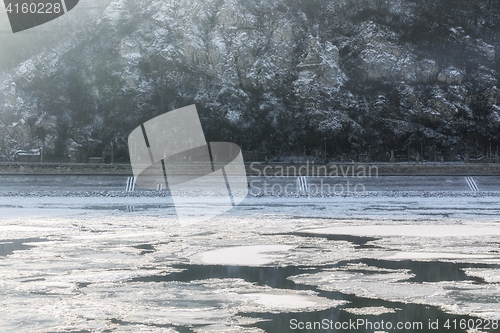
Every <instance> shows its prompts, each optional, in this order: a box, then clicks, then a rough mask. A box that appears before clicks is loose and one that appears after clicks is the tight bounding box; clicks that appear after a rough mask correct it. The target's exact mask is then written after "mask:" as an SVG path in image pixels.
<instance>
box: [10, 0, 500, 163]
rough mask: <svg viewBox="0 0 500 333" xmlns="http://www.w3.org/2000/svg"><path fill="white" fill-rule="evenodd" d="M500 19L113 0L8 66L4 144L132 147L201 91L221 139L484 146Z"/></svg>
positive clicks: (457, 11) (498, 15)
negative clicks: (149, 124) (159, 118)
mask: <svg viewBox="0 0 500 333" xmlns="http://www.w3.org/2000/svg"><path fill="white" fill-rule="evenodd" d="M75 20H77V17H75ZM79 24H81V22H79ZM499 24H500V3H498V2H496V1H485V0H482V1H479V0H470V1H463V0H457V1H453V2H451V1H430V0H423V1H412V0H336V1H320V0H255V1H245V0H176V1H171V0H152V1H148V2H139V1H132V0H116V1H113V2H111V3H110V4H109V6H107V7H106V8H105V10H102V11H99V12H98V14H97V15H94V16H93V19H92V20H88V22H85V27H84V28H82V29H75V30H74V31H72V32H71V33H69V34H68V35H67V37H64V36H62V37H61V39H60V41H58V42H57V43H54V44H53V46H52V47H51V48H50V49H46V50H42V51H40V52H38V53H37V54H35V55H33V56H31V57H30V58H29V59H28V60H26V61H24V62H23V63H21V64H19V65H16V66H14V67H12V68H10V69H9V70H5V71H3V73H2V74H1V81H0V129H1V131H0V156H2V157H3V158H4V159H10V158H13V156H14V153H15V151H16V150H18V149H29V148H35V147H38V146H40V145H43V146H44V147H45V151H46V154H47V155H52V156H59V157H66V158H71V159H72V160H75V161H78V160H82V159H85V157H86V156H92V155H93V156H95V155H100V154H101V153H102V151H103V150H106V149H108V150H109V147H110V146H113V151H114V154H115V155H116V156H117V158H119V157H122V158H124V159H126V154H127V147H126V138H127V136H128V134H129V132H130V131H131V130H132V129H134V128H135V127H136V126H138V125H140V124H141V123H142V122H143V121H145V120H148V119H150V118H152V117H154V116H156V115H159V114H161V113H164V112H167V111H169V110H172V109H175V108H178V107H182V106H185V105H188V104H192V103H196V105H197V106H198V109H199V112H200V117H201V119H202V125H203V127H204V129H205V131H206V135H207V139H208V140H209V141H218V140H222V141H229V140H231V141H233V142H235V143H238V144H239V145H240V146H242V147H243V149H244V150H251V151H261V152H264V153H265V154H268V155H270V156H271V155H278V154H303V153H304V150H305V152H306V154H314V152H315V151H319V150H322V149H325V147H326V150H327V154H328V156H330V157H332V158H340V157H341V156H346V157H348V158H353V159H356V158H358V159H359V158H360V156H363V155H364V156H365V157H366V156H367V155H369V157H370V158H372V159H379V160H383V159H388V158H389V155H390V151H391V150H394V151H396V155H398V154H405V155H410V156H411V157H412V158H416V157H417V156H420V155H421V154H423V155H424V158H425V159H434V158H441V157H443V158H445V159H456V158H460V157H463V156H465V153H466V151H469V152H470V154H472V155H478V156H479V155H484V154H485V152H487V151H488V149H489V145H492V146H493V147H496V146H497V145H499V144H500V135H499V134H500V131H499V128H500V89H498V88H497V86H498V79H499V69H500V68H499V57H498V51H499V47H500V38H499V37H500V29H499V28H500V26H499Z"/></svg>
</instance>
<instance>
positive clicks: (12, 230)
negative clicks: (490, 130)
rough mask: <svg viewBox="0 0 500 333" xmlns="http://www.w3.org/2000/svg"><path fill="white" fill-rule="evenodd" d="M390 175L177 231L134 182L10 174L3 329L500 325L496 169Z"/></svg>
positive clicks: (1, 267) (2, 243)
mask: <svg viewBox="0 0 500 333" xmlns="http://www.w3.org/2000/svg"><path fill="white" fill-rule="evenodd" d="M380 178H381V179H374V180H372V179H370V182H366V192H364V193H360V194H359V195H356V194H343V195H327V196H306V195H304V196H280V195H276V196H273V195H272V193H267V194H265V195H261V194H259V195H258V196H256V197H255V196H249V197H248V198H247V199H246V200H245V201H244V202H243V204H242V205H240V206H238V207H235V208H234V209H232V210H231V211H229V212H227V213H225V214H224V215H221V216H218V217H216V218H213V219H212V220H210V221H205V222H202V223H193V224H189V225H180V224H179V223H178V222H177V219H176V216H175V209H174V208H173V207H172V205H171V203H170V201H169V199H168V198H167V197H165V196H164V195H162V194H158V193H155V192H138V193H133V194H126V193H124V192H121V191H123V189H124V187H125V180H126V179H124V177H97V178H92V177H71V178H70V179H71V181H70V182H69V181H68V179H69V178H66V177H42V176H37V177H1V178H0V187H1V188H0V193H1V195H2V196H0V331H1V332H46V333H48V332H313V331H317V332H375V331H378V332H428V331H431V330H430V329H429V328H428V325H429V324H430V323H433V324H434V323H437V324H438V325H439V330H434V331H438V332H500V329H498V326H495V323H497V322H496V320H500V248H499V243H500V224H499V222H500V192H496V191H497V190H498V189H497V188H496V184H500V181H499V180H498V178H496V177H474V181H475V183H476V184H477V186H478V187H479V190H480V191H479V192H477V191H473V190H472V189H471V188H470V187H469V183H468V182H467V181H466V180H465V179H464V177H420V178H418V177H417V178H415V177H405V178H402V177H401V178H398V177H380ZM250 180H255V179H250ZM256 180H258V181H262V179H256ZM294 181H295V180H294V179H277V180H270V182H272V184H277V183H280V184H285V185H286V184H287V183H289V182H291V183H293V182H294ZM317 181H320V180H318V179H310V180H309V183H310V184H313V183H314V182H317ZM344 181H345V179H344ZM360 320H363V321H364V322H363V323H364V325H362V326H359V327H356V329H352V327H350V328H347V329H336V328H335V325H336V324H337V325H341V324H343V323H349V322H351V323H352V322H358V323H360V324H361V321H360ZM318 322H319V323H323V324H326V323H328V324H329V325H330V326H328V327H326V326H324V327H321V329H318V330H309V331H308V330H306V329H305V328H306V326H304V325H307V323H310V324H311V325H312V324H314V323H318ZM382 322H383V323H385V326H383V327H379V328H378V329H377V327H378V326H380V325H381V323H382ZM387 323H390V324H391V325H394V326H395V325H397V324H398V323H402V324H404V325H408V327H409V328H408V329H405V330H397V329H395V328H394V327H393V328H392V329H390V328H389V327H388V326H387ZM418 323H421V324H422V326H421V327H420V326H419V325H418ZM447 324H448V326H446V325H447ZM461 324H463V325H462V327H460V325H461ZM301 325H302V326H301ZM370 325H371V326H370ZM377 325H378V326H377ZM410 325H411V327H410ZM454 325H455V326H454ZM464 325H465V326H464ZM471 326H473V327H471ZM301 327H304V329H300V328H301ZM473 328H480V329H479V330H473Z"/></svg>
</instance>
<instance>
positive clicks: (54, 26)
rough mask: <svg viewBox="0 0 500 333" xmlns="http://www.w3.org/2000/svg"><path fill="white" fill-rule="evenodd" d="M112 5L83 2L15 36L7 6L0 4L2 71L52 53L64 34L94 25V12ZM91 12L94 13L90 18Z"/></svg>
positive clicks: (94, 0) (104, 0) (104, 1)
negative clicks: (80, 26)
mask: <svg viewBox="0 0 500 333" xmlns="http://www.w3.org/2000/svg"><path fill="white" fill-rule="evenodd" d="M110 2H111V0H80V3H79V4H78V6H76V7H75V8H74V9H73V10H71V11H70V12H68V13H67V14H66V15H64V16H62V17H59V18H57V19H55V20H53V21H51V22H48V23H46V24H43V25H40V26H38V27H34V28H32V29H29V30H25V31H22V32H18V33H15V34H14V33H12V30H11V28H10V23H9V19H8V16H7V12H6V10H5V6H4V3H3V1H0V71H4V70H8V69H11V68H12V67H13V66H16V65H17V64H19V63H21V62H22V61H24V60H26V59H28V58H29V57H30V56H32V55H34V54H37V53H39V52H41V51H43V50H46V49H50V48H51V47H53V46H54V45H55V43H56V42H57V41H59V40H60V39H61V37H62V35H63V34H65V33H68V32H70V31H72V30H73V29H78V26H79V24H89V23H90V24H93V22H95V18H96V17H95V11H102V10H103V9H104V8H105V7H106V6H107V5H108V4H109V3H110ZM92 9H94V12H92V14H91V12H90V11H91V10H92ZM89 15H91V18H90V19H89Z"/></svg>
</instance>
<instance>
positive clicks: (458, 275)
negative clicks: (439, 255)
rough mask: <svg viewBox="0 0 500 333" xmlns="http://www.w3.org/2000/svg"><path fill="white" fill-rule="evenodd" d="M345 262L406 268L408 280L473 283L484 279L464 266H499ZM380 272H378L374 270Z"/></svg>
mask: <svg viewBox="0 0 500 333" xmlns="http://www.w3.org/2000/svg"><path fill="white" fill-rule="evenodd" d="M346 263H363V264H366V265H368V266H373V267H377V268H385V269H401V270H404V269H408V270H410V271H411V272H412V273H413V274H414V275H415V276H414V277H412V278H410V279H408V280H406V281H408V282H417V283H422V282H440V281H466V280H468V281H473V282H475V283H485V281H484V279H482V278H479V277H475V276H469V275H467V274H466V273H465V272H464V271H463V270H462V269H464V268H499V267H500V265H491V264H471V263H456V262H444V261H413V260H401V261H390V260H378V259H361V260H356V261H351V262H348V261H346V262H341V263H339V264H340V265H345V264H346ZM350 270H351V271H358V272H363V273H364V274H370V273H373V271H364V270H363V269H359V270H355V269H350ZM376 273H378V274H379V273H380V272H376Z"/></svg>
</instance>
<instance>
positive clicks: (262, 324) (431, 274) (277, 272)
mask: <svg viewBox="0 0 500 333" xmlns="http://www.w3.org/2000/svg"><path fill="white" fill-rule="evenodd" d="M353 263H365V264H367V265H370V266H375V267H380V268H389V269H409V270H411V271H412V272H413V273H414V274H415V275H416V276H415V278H413V282H415V283H419V282H424V281H442V280H446V281H450V280H455V279H456V280H465V279H468V280H475V279H474V278H471V277H469V276H467V275H466V274H465V273H463V272H462V271H461V270H460V268H462V267H481V268H484V267H490V268H491V267H492V266H491V265H472V264H455V263H447V262H418V261H410V260H407V261H401V262H398V261H384V260H372V259H364V260H358V261H356V262H355V261H349V262H347V261H346V262H341V263H337V264H335V265H327V266H287V267H247V266H225V265H174V266H173V267H174V268H177V269H182V271H180V272H175V273H171V274H168V275H152V276H147V277H139V278H135V279H132V280H131V281H133V282H158V283H161V282H171V281H179V282H191V281H195V280H205V279H212V278H217V279H224V278H227V279H229V278H241V279H244V280H245V281H247V282H251V283H255V284H258V285H261V286H269V287H272V288H276V289H291V290H311V291H314V292H317V293H318V295H319V296H322V297H325V298H329V299H334V300H344V301H348V302H349V303H347V304H345V305H342V306H339V307H337V308H331V309H327V310H322V311H311V312H300V313H295V312H291V313H275V312H273V313H240V315H243V316H246V317H252V318H262V319H265V320H264V321H259V322H258V323H257V324H253V325H254V326H257V327H259V328H261V329H263V330H264V331H266V332H270V333H271V332H272V333H274V332H310V331H307V330H298V329H297V330H292V329H291V328H290V320H292V319H295V320H298V321H302V322H312V321H321V320H323V319H328V320H332V321H334V322H346V321H349V320H351V321H356V320H358V319H365V320H367V321H371V322H380V321H381V320H384V321H385V322H391V323H396V322H422V323H423V324H424V325H428V322H429V320H431V321H436V320H439V322H440V323H444V322H446V320H454V319H456V320H461V319H466V320H467V319H473V318H475V317H469V316H458V315H451V314H447V313H445V312H443V311H441V310H440V309H439V308H437V307H434V306H427V305H421V304H407V303H403V302H391V301H385V300H381V299H371V298H365V297H357V296H355V295H352V294H344V293H341V292H337V291H324V290H320V289H318V288H316V287H315V286H311V285H303V284H296V283H295V282H293V281H292V280H290V279H288V278H289V277H292V276H295V275H298V274H304V273H315V272H320V271H322V270H324V269H328V268H339V267H344V266H346V265H347V264H353ZM441 278H442V280H440V279H441ZM476 282H481V281H478V280H476ZM363 307H385V308H389V309H395V312H394V313H385V314H380V315H355V314H351V313H349V312H347V311H344V309H346V308H363ZM425 328H426V326H424V331H425ZM483 331H485V332H500V330H483ZM321 332H339V331H338V330H334V329H332V330H329V329H326V330H321ZM351 332H352V331H351ZM356 332H370V333H373V332H374V330H373V329H358V330H357V331H356ZM405 332H419V333H421V332H422V330H411V329H410V330H405ZM446 332H466V331H465V330H453V329H450V330H447V331H446Z"/></svg>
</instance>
